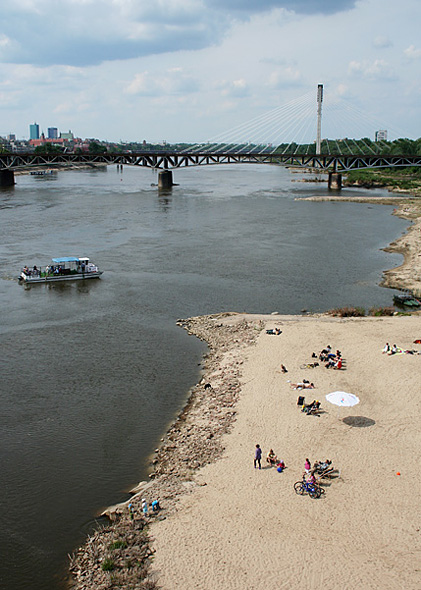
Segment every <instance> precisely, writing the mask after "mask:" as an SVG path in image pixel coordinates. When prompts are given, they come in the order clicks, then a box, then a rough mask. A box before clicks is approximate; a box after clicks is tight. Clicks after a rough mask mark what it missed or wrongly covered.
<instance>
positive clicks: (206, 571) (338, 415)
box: [151, 315, 421, 590]
mask: <svg viewBox="0 0 421 590" xmlns="http://www.w3.org/2000/svg"><path fill="white" fill-rule="evenodd" d="M244 321H246V322H250V324H249V325H250V327H251V326H252V325H253V323H254V326H255V328H257V327H259V326H260V324H258V323H257V322H262V321H263V322H264V328H273V327H279V328H280V330H281V331H282V334H280V335H279V336H274V335H267V334H266V332H265V330H264V329H263V330H262V331H261V332H260V334H259V337H258V339H257V341H256V342H255V343H254V344H252V345H251V346H248V347H247V348H246V349H245V350H243V354H244V356H243V358H242V359H237V362H239V363H241V360H243V361H244V362H243V364H242V365H241V377H240V383H241V393H240V397H239V399H238V402H237V404H236V420H235V423H234V424H233V426H232V428H231V430H230V432H229V433H228V434H224V435H223V437H222V445H223V447H224V452H223V455H222V457H221V459H220V460H218V461H216V462H214V463H212V464H209V465H207V466H205V467H203V468H202V469H201V470H199V471H198V473H197V475H196V477H195V478H194V479H193V481H192V482H191V483H190V484H189V486H188V487H187V489H186V492H187V493H184V494H183V496H181V497H180V498H179V500H178V504H177V507H176V509H175V510H174V507H173V506H171V514H170V516H169V518H167V519H166V520H164V521H158V522H156V523H154V524H153V525H152V527H151V535H152V537H153V539H154V545H153V548H154V550H156V557H155V559H154V564H153V572H155V574H156V576H157V579H158V580H159V583H160V584H161V585H162V587H163V588H165V590H173V589H175V588H179V587H181V588H186V589H190V588H201V589H209V590H211V589H213V588H215V587H221V588H224V589H238V590H240V589H241V590H242V589H243V588H256V589H258V588H259V589H260V588H266V589H269V590H275V589H278V588H280V587H286V588H302V587H305V588H319V587H322V586H323V588H326V589H327V590H329V589H332V590H336V589H337V588H342V587H348V586H349V587H353V588H354V587H355V588H356V587H364V588H373V589H374V588H376V589H377V588H388V589H396V590H397V589H401V588H408V589H415V588H417V587H418V586H419V575H420V574H419V571H418V566H417V563H418V560H417V555H419V551H420V549H421V545H420V535H419V525H420V523H419V522H418V519H417V518H416V516H415V515H417V514H419V510H418V500H417V498H416V495H414V494H413V486H414V459H415V457H416V456H417V454H418V449H419V444H420V442H421V437H420V434H419V426H418V425H419V419H420V402H419V399H418V397H416V398H415V399H414V392H415V391H417V390H418V381H419V371H420V362H421V356H419V355H409V354H402V355H398V356H387V355H384V354H382V351H381V350H382V346H383V345H384V343H385V342H386V341H389V340H390V341H391V342H392V341H393V342H397V343H398V344H400V345H402V346H403V347H405V348H410V349H413V348H417V349H418V350H420V348H421V347H420V346H416V345H414V344H413V340H414V339H416V338H417V336H419V334H420V333H421V317H420V316H412V317H405V316H403V317H402V316H401V317H393V318H364V319H347V320H338V319H334V318H331V317H328V316H318V317H291V316H289V317H288V316H278V317H276V316H266V317H259V316H242V315H239V316H235V315H234V316H230V317H226V318H219V317H215V318H202V319H201V318H196V319H194V320H192V323H191V324H190V326H189V327H190V329H192V328H193V327H194V330H197V331H198V332H199V333H200V332H201V330H202V328H201V325H202V323H204V324H205V325H207V324H209V323H210V322H213V323H214V324H215V329H217V330H219V329H220V328H219V327H218V326H219V324H221V323H222V324H223V325H224V326H225V327H226V329H229V328H230V326H232V325H235V324H236V323H237V322H238V323H242V322H244ZM251 329H252V328H251ZM228 340H229V338H228V339H227V341H228ZM328 343H330V344H331V345H332V346H333V347H334V348H336V347H339V348H340V349H341V351H342V353H343V355H344V357H345V359H346V367H347V368H346V370H345V371H332V370H330V371H329V370H326V369H325V368H324V367H323V366H321V367H317V368H316V369H307V370H306V371H305V370H303V369H300V365H301V364H302V363H305V362H306V361H310V360H311V354H312V352H313V351H319V350H321V349H322V348H324V347H325V346H326V345H327V344H328ZM225 354H226V355H228V354H229V351H226V353H225ZM281 363H282V364H284V365H285V366H286V367H287V369H288V373H287V374H283V373H282V372H281V371H280V364H281ZM208 377H209V382H210V383H211V385H213V379H214V376H213V374H212V373H210V374H209V375H208ZM215 377H218V373H216V374H215ZM304 378H307V379H309V380H311V381H313V382H314V384H315V386H316V389H315V390H313V391H309V392H306V391H296V390H294V389H292V388H291V385H290V382H297V381H301V380H302V379H304ZM216 385H217V382H216ZM334 390H345V391H349V392H352V393H354V394H357V395H358V396H359V398H360V404H359V405H358V406H356V407H354V408H341V409H339V408H337V407H335V406H331V405H329V404H328V403H327V402H326V401H325V397H324V396H325V394H326V393H328V392H329V391H334ZM298 395H306V399H308V400H310V401H311V400H312V399H313V398H315V399H319V400H321V402H322V406H321V407H322V411H323V413H322V414H321V415H320V417H315V416H306V415H305V414H303V413H302V412H300V409H299V408H298V407H297V403H296V402H297V396H298ZM409 408H410V411H409ZM256 443H259V444H260V445H261V446H262V448H263V451H264V454H266V453H267V452H268V450H269V448H273V449H274V450H275V452H276V453H277V454H278V456H279V457H281V458H282V459H283V460H284V461H285V463H286V465H287V469H286V470H285V472H283V473H281V474H280V473H278V472H277V471H276V470H275V469H273V468H265V467H266V466H265V467H264V468H263V469H262V470H261V471H259V470H255V469H253V456H254V447H255V444H256ZM306 457H309V458H310V460H311V461H312V462H314V460H316V459H319V460H320V459H325V458H330V459H332V460H333V465H334V467H335V468H337V469H338V470H339V472H340V477H339V478H337V479H334V480H332V481H330V482H327V485H326V486H325V494H324V495H323V496H322V498H321V499H320V500H311V499H310V498H309V497H308V496H305V497H302V496H297V495H296V494H295V493H294V489H293V484H294V482H296V481H297V480H299V479H300V478H301V474H302V472H303V465H304V459H305V458H306Z"/></svg>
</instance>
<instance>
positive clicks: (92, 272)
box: [19, 256, 103, 285]
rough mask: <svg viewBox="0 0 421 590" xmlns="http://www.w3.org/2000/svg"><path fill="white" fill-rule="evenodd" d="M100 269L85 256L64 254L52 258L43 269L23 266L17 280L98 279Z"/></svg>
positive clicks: (25, 281)
mask: <svg viewBox="0 0 421 590" xmlns="http://www.w3.org/2000/svg"><path fill="white" fill-rule="evenodd" d="M102 272H103V271H101V270H98V267H97V266H96V265H95V264H93V263H92V262H90V261H89V258H86V257H80V258H79V257H77V256H65V257H63V258H53V259H52V261H51V264H49V265H48V266H46V267H45V268H44V269H42V268H41V267H40V268H38V267H37V266H34V267H33V268H32V269H29V268H28V267H27V266H25V267H24V268H23V269H22V271H21V273H20V276H19V282H22V283H27V284H31V285H32V283H55V282H59V281H80V280H86V279H98V278H99V277H100V276H101V275H102Z"/></svg>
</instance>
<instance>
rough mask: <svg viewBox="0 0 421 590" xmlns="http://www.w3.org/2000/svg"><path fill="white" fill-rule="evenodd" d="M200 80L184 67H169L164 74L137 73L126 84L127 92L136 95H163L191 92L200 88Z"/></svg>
mask: <svg viewBox="0 0 421 590" xmlns="http://www.w3.org/2000/svg"><path fill="white" fill-rule="evenodd" d="M199 87H200V85H199V83H198V81H197V80H196V79H195V78H193V77H192V76H190V75H188V74H185V73H184V72H183V69H182V68H179V67H175V68H170V69H168V70H167V71H166V72H165V73H164V74H150V73H149V72H148V71H144V72H140V73H137V74H135V76H134V78H133V79H132V81H131V82H130V83H129V84H128V85H127V86H126V88H125V92H126V94H129V95H130V94H131V95H136V96H162V95H167V96H169V95H180V94H190V93H194V92H197V91H198V90H199Z"/></svg>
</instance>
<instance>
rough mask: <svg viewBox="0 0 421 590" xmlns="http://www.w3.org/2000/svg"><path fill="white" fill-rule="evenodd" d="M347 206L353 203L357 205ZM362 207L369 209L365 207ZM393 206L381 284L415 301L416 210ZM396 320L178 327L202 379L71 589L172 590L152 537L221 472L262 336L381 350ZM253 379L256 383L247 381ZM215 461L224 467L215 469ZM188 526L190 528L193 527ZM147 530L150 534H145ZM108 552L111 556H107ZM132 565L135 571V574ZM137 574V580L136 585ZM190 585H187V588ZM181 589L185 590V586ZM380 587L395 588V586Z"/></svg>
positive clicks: (283, 320) (165, 554) (210, 320)
mask: <svg viewBox="0 0 421 590" xmlns="http://www.w3.org/2000/svg"><path fill="white" fill-rule="evenodd" d="M321 199H323V197H322V198H321ZM321 199H320V198H319V199H318V200H321ZM336 199H337V198H336ZM336 199H335V200H336ZM339 199H340V200H341V198H339ZM330 200H333V199H332V198H331V199H330ZM342 200H343V199H342ZM350 200H352V201H355V199H350ZM398 201H399V202H398ZM364 202H372V201H371V199H364ZM374 202H376V201H374ZM387 204H392V203H389V202H388V203H387ZM393 204H394V205H396V211H395V214H397V215H399V216H401V217H404V218H406V219H408V220H411V221H413V224H412V225H411V226H410V227H409V230H408V232H407V234H405V235H404V236H403V237H402V238H399V240H397V241H396V242H394V243H392V244H391V245H390V246H389V247H388V249H389V250H390V251H394V252H399V253H402V254H403V255H404V263H403V264H402V265H401V266H400V267H398V268H397V269H392V270H391V271H386V272H385V273H384V274H385V277H384V279H383V283H382V284H383V285H384V286H387V287H392V288H397V289H411V290H413V291H414V292H415V293H417V292H418V289H419V286H420V280H421V274H420V270H421V269H420V265H421V255H420V241H421V240H419V238H418V236H419V232H420V231H421V217H419V205H418V203H415V204H413V203H411V202H408V201H407V200H406V199H404V200H401V199H399V198H397V200H396V201H395V200H394V201H393ZM419 279H420V280H419ZM402 319H404V318H394V317H393V318H358V319H349V320H343V319H338V318H332V317H330V316H328V315H327V314H315V315H311V316H310V315H308V316H302V317H301V316H282V315H278V314H273V315H256V314H254V315H248V314H238V313H222V314H216V315H208V316H201V317H197V318H190V319H187V320H179V321H178V322H177V323H178V325H180V326H181V327H183V328H184V329H186V330H187V331H188V333H189V334H191V335H194V336H195V337H198V338H200V339H202V340H204V341H206V342H207V343H208V346H209V351H208V353H207V354H206V355H205V357H204V362H203V376H202V379H201V380H200V382H199V383H198V384H197V385H196V386H194V387H193V388H192V390H191V391H190V394H189V397H188V401H187V403H186V406H185V407H184V409H183V410H182V412H181V413H180V415H179V416H178V418H177V419H176V420H175V422H174V423H173V424H172V425H171V426H170V428H169V430H168V431H167V433H166V434H165V435H164V437H163V438H162V440H161V446H160V447H159V449H157V450H156V452H155V453H154V455H153V456H152V457H151V473H150V476H149V481H147V482H140V484H139V485H138V486H136V487H135V488H134V489H133V490H132V494H133V495H132V497H131V498H130V500H128V501H127V502H124V503H122V504H118V505H116V506H112V507H109V508H108V509H107V510H105V511H104V512H103V515H105V516H107V517H108V518H109V519H110V525H109V526H107V527H105V528H104V529H102V530H99V531H97V532H96V533H95V534H94V535H93V536H92V537H91V538H89V539H88V541H87V542H86V544H85V545H84V546H83V547H81V548H79V550H77V551H76V552H75V554H74V555H73V556H72V557H71V563H70V571H71V574H72V580H71V586H72V587H73V588H77V589H78V590H82V589H84V590H87V589H91V588H92V589H93V588H95V589H101V588H108V587H110V586H109V584H110V580H115V581H118V582H119V583H120V584H121V587H123V588H124V587H126V588H130V589H133V588H139V589H140V588H153V587H155V586H154V585H156V584H161V583H162V580H164V587H165V588H171V587H172V586H171V584H172V583H173V582H171V581H170V580H168V576H167V578H166V577H165V575H163V570H162V564H163V562H164V561H168V560H170V561H171V560H172V559H173V556H172V555H171V553H169V551H170V550H169V548H168V543H167V544H166V549H165V550H164V548H163V545H162V543H160V540H159V539H160V534H161V533H159V532H158V531H159V530H160V527H161V530H163V529H164V526H166V525H167V524H168V523H170V522H173V521H174V522H177V519H179V518H180V514H186V510H187V512H188V511H189V510H190V507H189V502H190V498H191V497H195V496H197V494H198V491H199V495H200V490H201V488H203V489H204V488H205V487H207V481H208V477H207V476H206V479H207V481H204V479H203V477H204V476H203V473H207V471H208V470H209V469H212V468H213V466H215V465H223V464H224V461H225V459H226V448H227V441H229V440H230V437H232V434H231V433H232V431H233V429H234V428H237V421H238V414H237V412H238V409H237V406H238V402H239V401H241V398H242V397H243V395H244V390H245V389H247V383H246V382H245V381H244V373H243V370H244V368H245V366H246V365H247V359H248V357H249V356H250V355H251V354H252V351H253V350H254V348H255V347H256V345H257V342H258V341H259V342H260V341H261V340H262V338H264V336H265V329H266V328H268V327H273V326H284V325H287V326H289V327H291V326H292V325H294V326H300V325H301V326H302V325H311V326H313V327H314V328H313V329H314V332H312V334H313V333H314V334H317V333H320V332H321V333H323V332H324V331H325V328H326V326H342V327H343V326H344V325H346V326H350V325H351V326H357V327H358V326H360V325H361V326H363V325H365V324H368V325H373V326H380V327H382V328H383V331H381V330H380V331H381V342H382V341H383V340H385V339H392V338H391V336H390V331H392V332H393V326H398V325H399V326H401V325H402V324H401V323H400V322H402ZM420 320H421V316H420V315H419V314H414V315H413V316H412V317H407V318H405V321H406V322H408V324H407V325H409V323H411V325H413V326H414V329H415V330H418V332H419V333H420V334H421V326H420ZM391 322H392V323H391ZM393 322H394V323H393ZM328 336H329V333H328V332H326V337H328ZM402 336H403V335H402ZM280 338H282V337H280ZM279 341H280V340H278V337H277V336H270V337H269V342H268V343H269V344H275V345H276V343H277V342H279ZM268 343H267V344H268ZM325 344H326V343H325ZM383 344H384V342H383ZM376 352H378V351H376ZM414 358H417V359H418V358H419V357H414ZM418 367H419V364H418ZM247 371H248V369H247ZM366 371H367V370H366V369H365V370H364V375H366V374H367V372H366ZM294 378H296V379H298V378H299V376H298V375H294ZM400 378H401V377H400ZM405 378H406V377H405V375H404V376H403V377H402V379H404V380H405ZM251 379H255V377H253V376H252V377H251ZM208 385H210V387H208ZM415 388H416V385H415ZM253 442H254V441H253ZM221 458H223V459H224V461H222V462H221V460H220V459H221ZM230 492H231V493H232V490H229V489H228V488H227V490H226V493H227V494H228V496H227V498H228V499H232V498H231V496H230V495H229V494H230ZM143 497H146V498H147V499H148V502H149V501H151V500H153V499H155V498H159V500H160V503H161V507H162V511H161V512H160V513H158V514H157V515H153V516H150V515H148V516H147V517H146V518H145V517H144V516H143V515H142V511H141V501H142V499H143ZM129 504H132V507H133V509H134V515H133V518H131V516H132V515H131V513H130V510H129ZM189 524H190V526H193V524H192V523H191V522H190V523H189ZM193 528H194V526H193ZM146 529H148V530H150V531H151V532H150V533H146ZM175 530H177V528H176V529H175ZM199 533H200V531H198V535H199V536H200V534H199ZM165 534H168V532H166V533H165ZM177 535H179V531H178V533H177ZM177 535H176V537H175V538H174V539H173V542H174V543H175V544H177V540H176V539H177ZM161 541H162V539H161ZM116 545H118V546H119V545H121V551H120V550H118V549H117V548H116ZM110 547H114V548H113V549H110ZM208 550H209V548H206V547H205V551H208ZM174 559H175V561H174V562H172V561H171V563H173V566H174V571H175V572H176V571H179V567H180V566H181V567H182V568H183V567H184V568H185V566H186V564H185V563H184V564H183V560H182V559H180V556H178V558H177V557H174ZM177 559H178V562H177ZM107 560H108V561H107ZM109 562H112V563H113V567H112V569H110V570H107V569H104V563H109ZM134 563H136V568H138V569H136V568H134V567H133V564H134ZM127 564H131V565H130V566H128V565H127ZM138 570H139V571H141V572H142V576H141V580H140V579H139V574H138ZM174 575H176V574H174ZM177 575H181V574H180V573H179V574H177ZM188 583H189V582H188V581H186V584H188ZM192 583H193V582H192ZM195 583H196V582H195ZM200 583H202V582H200ZM223 583H224V584H225V585H226V584H228V583H229V584H230V582H229V580H227V579H224V581H223ZM410 583H412V581H411V582H410ZM165 584H166V585H165ZM156 587H157V586H156ZM174 587H175V586H174ZM184 587H186V588H189V586H188V585H186V586H184ZM191 587H196V586H191ZM200 587H202V586H200ZM203 587H205V586H203ZM226 587H227V588H228V587H231V586H230V585H228V586H226ZM232 587H233V588H234V587H236V586H235V585H233V586H232ZM256 587H257V586H256ZM262 587H263V586H262ZM270 587H271V586H270V584H269V588H270ZM275 587H276V586H273V588H275ZM290 587H294V586H290ZM309 587H310V586H309ZM333 587H335V586H333ZM368 587H377V586H368ZM379 587H380V586H379ZM383 587H386V588H388V587H390V588H398V586H394V585H390V586H387V585H386V586H383ZM406 587H409V588H411V587H412V586H406ZM413 587H414V588H415V586H413ZM209 590H212V586H209Z"/></svg>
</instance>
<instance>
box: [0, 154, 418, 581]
mask: <svg viewBox="0 0 421 590" xmlns="http://www.w3.org/2000/svg"><path fill="white" fill-rule="evenodd" d="M299 178H300V176H299V175H297V174H291V173H290V172H289V171H288V170H286V169H284V168H281V167H277V166H264V165H230V166H215V167H204V168H190V169H186V170H180V171H176V172H175V174H174V181H175V182H177V183H178V186H174V187H173V189H172V190H171V191H169V192H167V193H161V194H160V193H159V192H158V190H157V188H156V186H152V185H153V184H155V183H156V182H157V176H156V173H154V172H152V171H150V170H147V169H137V168H125V169H124V170H123V171H122V172H120V171H117V170H116V168H115V167H108V168H101V169H96V170H92V169H87V170H74V171H61V172H58V173H56V174H53V175H51V176H48V177H47V176H46V177H37V176H18V177H17V184H16V186H15V187H13V188H11V189H5V190H2V191H1V192H0V207H1V215H0V225H1V235H2V240H1V245H0V260H1V280H0V305H1V326H0V331H1V332H0V333H1V342H2V359H1V361H2V363H1V373H2V379H1V386H0V400H1V413H0V436H1V454H0V473H1V480H0V481H1V483H0V486H1V489H0V505H1V510H0V514H1V521H0V522H1V526H0V555H1V556H2V559H1V560H0V587H1V588H2V589H4V590H27V589H28V588H30V589H31V590H45V589H46V588H48V589H49V590H60V589H61V588H63V587H64V584H65V579H66V574H67V553H70V552H72V551H73V550H74V549H75V548H76V547H77V546H78V545H79V544H81V543H83V541H84V539H85V538H86V535H87V534H89V532H90V531H92V530H93V528H94V527H95V523H96V521H95V517H96V515H97V514H99V512H100V511H101V509H103V508H104V507H106V506H107V505H110V504H114V503H116V502H119V501H122V500H125V499H126V498H127V497H128V496H127V490H129V489H130V487H131V486H133V485H134V484H136V483H137V482H138V481H140V480H142V479H145V478H147V474H148V472H147V469H148V457H149V456H150V454H151V453H152V452H153V450H154V449H155V448H156V446H157V445H158V444H159V440H160V438H161V436H162V434H163V432H165V430H166V428H167V426H168V425H169V423H170V422H171V421H172V420H173V419H174V417H175V416H176V415H177V413H178V412H179V410H180V409H181V407H182V406H183V403H184V402H185V400H186V396H187V393H188V390H189V388H190V387H191V386H192V385H193V384H194V383H195V382H196V381H197V379H198V377H199V375H200V359H201V356H202V354H203V352H204V350H205V346H204V344H203V343H201V342H199V341H197V340H196V339H194V338H192V337H189V336H188V335H187V334H186V333H185V332H184V331H183V330H182V329H181V328H178V327H177V326H176V324H175V322H176V320H177V319H178V318H186V317H189V316H193V315H201V314H208V313H216V312H221V311H248V312H259V313H271V312H274V311H279V312H281V313H287V314H295V313H300V312H301V310H302V309H307V310H309V311H313V312H316V311H325V310H327V309H330V308H333V307H339V306H343V305H345V304H350V305H358V306H362V307H365V308H366V309H368V308H370V307H372V306H378V305H390V304H391V302H392V292H391V291H389V290H387V289H383V288H381V287H379V286H378V283H379V281H380V279H381V274H382V270H384V269H386V268H391V267H393V266H397V265H398V264H399V263H400V262H401V260H402V259H401V256H398V255H391V254H386V253H385V252H383V251H382V250H381V248H383V247H385V246H386V245H387V244H388V243H389V242H390V241H392V240H394V239H396V238H397V237H399V236H400V235H401V234H402V232H403V231H405V229H406V227H407V225H408V224H407V222H405V221H403V220H401V219H398V218H396V217H394V216H392V215H391V212H392V208H391V207H389V206H381V205H373V206H371V205H368V204H361V203H348V202H346V203H338V202H321V203H318V202H312V201H299V200H295V198H296V197H304V196H313V195H323V194H326V192H327V188H326V185H322V184H309V183H300V182H294V181H296V180H298V179H299ZM373 193H374V194H379V195H381V194H383V193H382V192H381V191H371V192H370V194H373ZM342 194H344V195H346V194H353V195H363V194H364V191H358V190H355V189H344V190H343V193H342ZM70 255H75V256H83V255H85V256H89V257H90V258H91V260H92V261H93V262H95V263H96V264H98V265H99V267H100V269H101V270H103V271H104V274H103V276H102V278H101V280H95V281H86V282H83V283H79V282H76V283H66V284H54V285H33V286H32V287H30V288H26V287H25V286H21V285H19V284H18V283H17V281H16V280H15V279H16V278H17V276H18V274H19V270H20V268H21V267H22V266H23V265H25V264H28V265H30V266H33V265H34V264H36V265H37V266H45V265H46V264H47V263H49V262H50V260H51V258H52V257H59V256H70Z"/></svg>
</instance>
